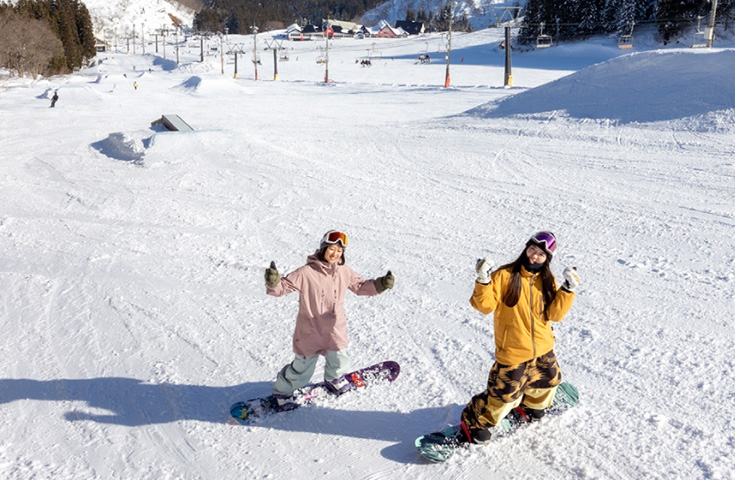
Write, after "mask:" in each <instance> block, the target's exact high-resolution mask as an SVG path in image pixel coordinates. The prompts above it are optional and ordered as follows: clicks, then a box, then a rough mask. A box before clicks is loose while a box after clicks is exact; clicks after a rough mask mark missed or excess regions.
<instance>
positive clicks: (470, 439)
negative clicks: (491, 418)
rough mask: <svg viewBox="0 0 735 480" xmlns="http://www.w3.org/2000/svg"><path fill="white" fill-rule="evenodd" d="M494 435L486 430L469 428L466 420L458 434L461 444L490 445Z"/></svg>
mask: <svg viewBox="0 0 735 480" xmlns="http://www.w3.org/2000/svg"><path fill="white" fill-rule="evenodd" d="M492 436H493V434H492V433H491V432H490V430H489V429H486V428H469V427H468V426H467V424H466V423H464V420H462V424H461V428H460V429H459V432H458V433H457V441H458V442H459V443H477V444H484V443H488V442H489V441H490V439H491V438H492Z"/></svg>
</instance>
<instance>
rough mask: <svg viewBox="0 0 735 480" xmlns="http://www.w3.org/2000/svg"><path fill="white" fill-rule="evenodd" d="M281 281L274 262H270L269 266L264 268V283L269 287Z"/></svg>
mask: <svg viewBox="0 0 735 480" xmlns="http://www.w3.org/2000/svg"><path fill="white" fill-rule="evenodd" d="M279 283H281V274H280V273H278V269H276V262H273V261H272V262H271V266H270V267H268V268H266V269H265V284H266V285H267V286H269V287H271V288H273V287H275V286H277V285H278V284H279Z"/></svg>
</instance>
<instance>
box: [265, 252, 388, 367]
mask: <svg viewBox="0 0 735 480" xmlns="http://www.w3.org/2000/svg"><path fill="white" fill-rule="evenodd" d="M347 289H350V290H352V291H353V292H354V293H356V294H357V295H377V294H378V291H377V290H376V289H375V280H364V279H363V278H362V277H361V276H360V275H358V274H357V273H355V271H354V270H352V269H351V268H350V267H348V266H347V265H336V264H335V265H330V264H328V263H327V262H324V261H322V260H319V258H318V257H317V255H316V254H314V255H310V256H309V258H307V260H306V265H304V266H303V267H301V268H298V269H296V270H294V271H293V272H291V273H289V274H288V275H286V276H285V277H283V278H282V279H281V281H280V283H279V284H278V285H276V286H275V287H272V288H271V287H268V286H266V289H265V291H266V293H267V294H268V295H273V296H274V297H280V296H283V295H286V294H289V293H291V292H299V314H298V316H297V317H296V329H295V330H294V334H293V351H294V353H296V354H297V355H303V356H305V357H310V356H312V355H317V354H320V355H324V354H325V353H326V352H327V350H331V351H338V350H342V349H343V348H346V347H347V344H348V342H347V318H346V317H345V309H344V304H345V302H344V299H345V292H346V291H347Z"/></svg>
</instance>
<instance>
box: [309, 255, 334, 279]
mask: <svg viewBox="0 0 735 480" xmlns="http://www.w3.org/2000/svg"><path fill="white" fill-rule="evenodd" d="M306 264H307V265H309V266H310V267H311V268H313V269H314V270H316V271H317V272H320V273H323V274H325V275H332V274H333V273H334V272H335V271H336V270H337V267H339V265H338V264H334V265H331V264H329V263H327V262H325V261H324V260H321V259H320V258H319V250H317V251H316V252H314V253H313V254H311V255H309V256H308V257H306Z"/></svg>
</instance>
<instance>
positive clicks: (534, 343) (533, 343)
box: [528, 275, 536, 359]
mask: <svg viewBox="0 0 735 480" xmlns="http://www.w3.org/2000/svg"><path fill="white" fill-rule="evenodd" d="M534 278H536V275H531V277H529V279H528V291H529V299H528V304H529V305H530V310H531V311H530V312H529V313H530V314H531V347H533V358H534V359H536V339H535V336H534V330H535V329H534V326H533V325H534V323H535V322H534V321H533V279H534Z"/></svg>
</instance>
